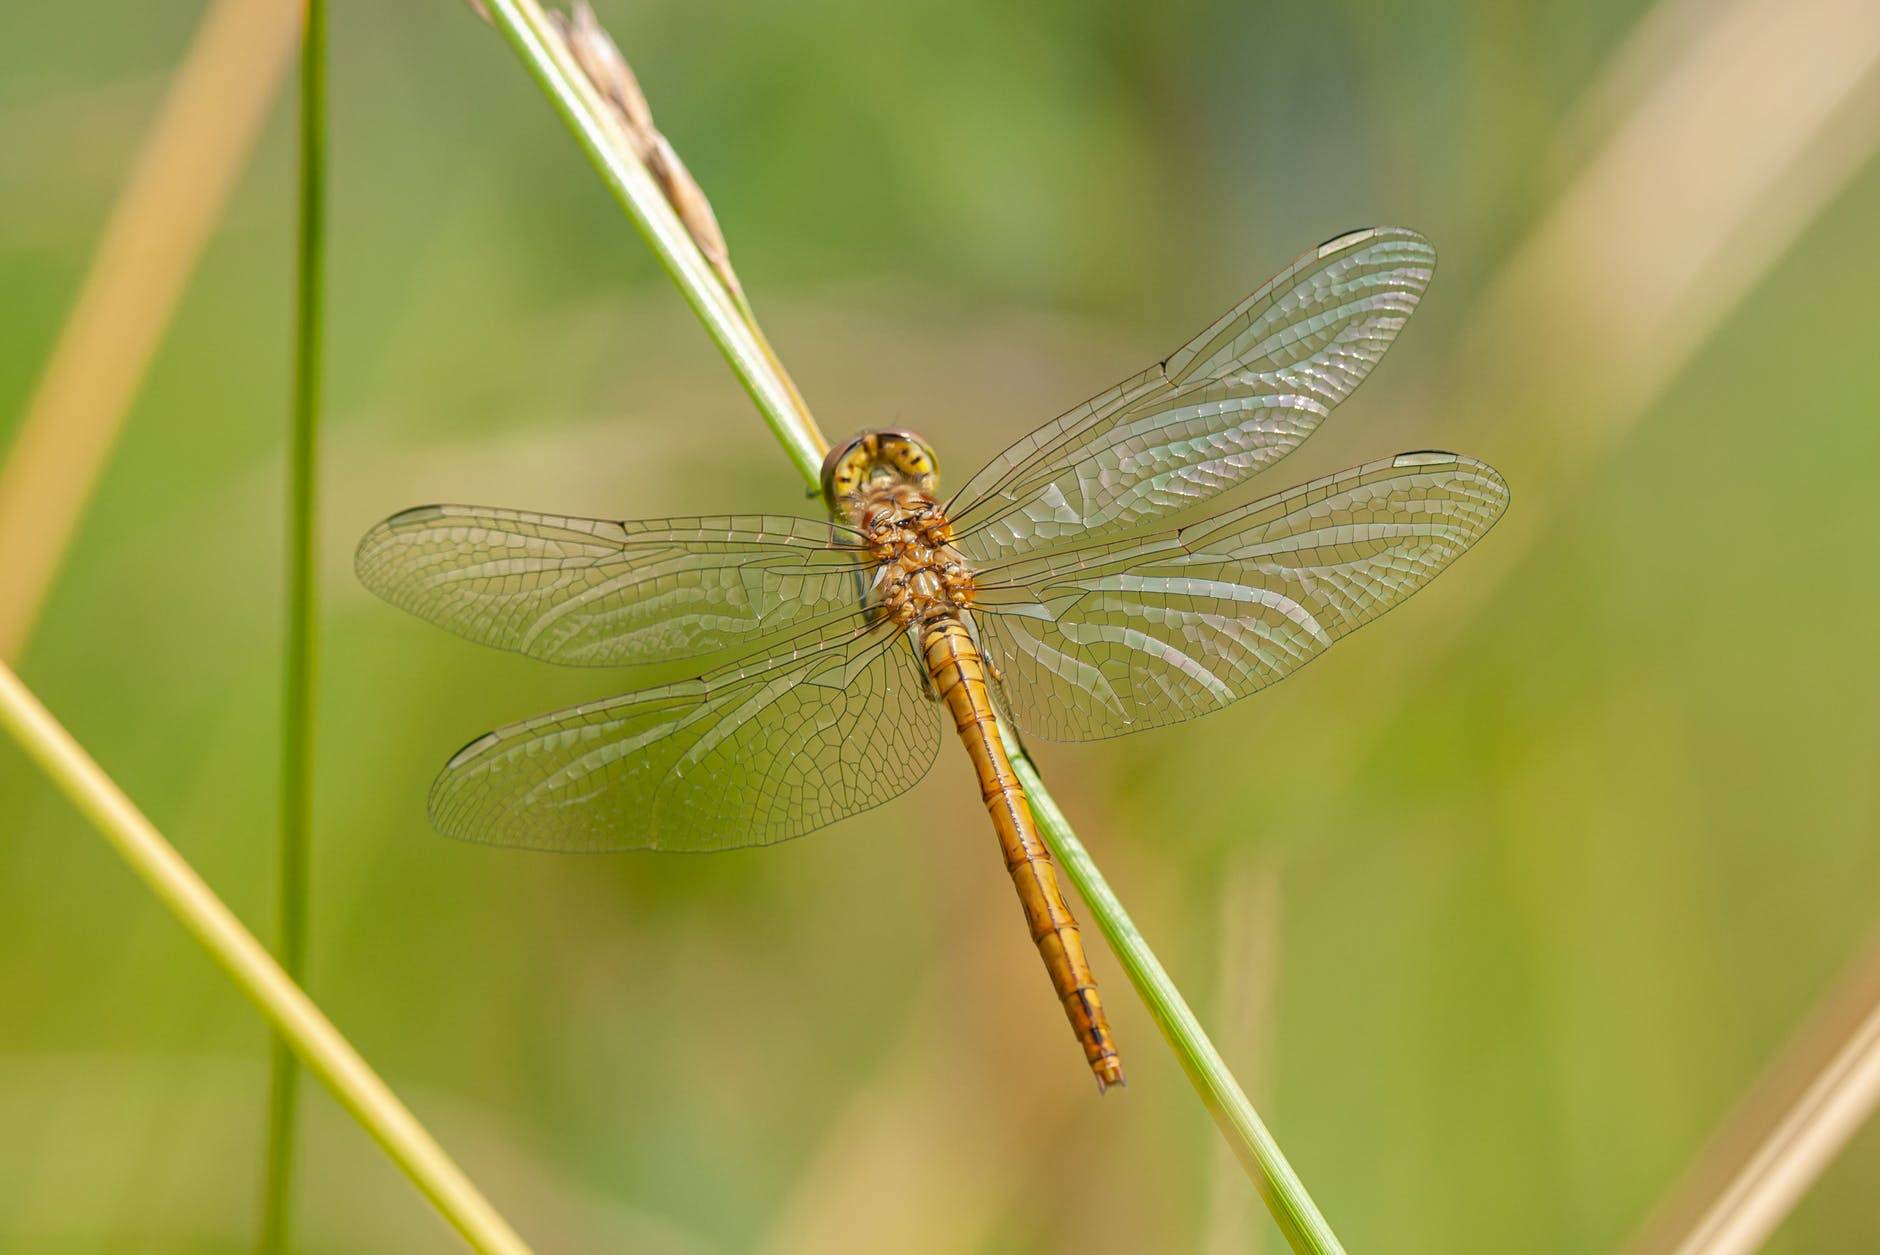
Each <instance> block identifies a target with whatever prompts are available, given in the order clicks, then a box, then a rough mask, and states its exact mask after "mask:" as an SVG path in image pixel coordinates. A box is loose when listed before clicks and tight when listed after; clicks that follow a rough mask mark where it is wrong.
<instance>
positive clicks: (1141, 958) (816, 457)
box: [488, 0, 1343, 1255]
mask: <svg viewBox="0 0 1880 1255" xmlns="http://www.w3.org/2000/svg"><path fill="white" fill-rule="evenodd" d="M488 9H489V13H490V17H491V20H492V21H493V22H494V23H495V25H496V27H497V28H498V29H499V30H500V31H501V32H502V33H503V35H504V36H505V37H506V38H507V39H508V41H509V43H510V45H511V46H512V47H513V48H514V49H515V51H516V53H517V55H518V56H520V57H521V58H522V61H523V63H524V65H525V66H526V67H527V69H528V71H529V73H530V75H531V76H532V77H534V79H535V80H536V82H537V83H539V84H540V85H541V87H542V89H543V91H545V92H546V93H547V94H548V96H549V99H550V101H551V102H552V103H553V104H554V106H555V109H556V111H557V112H558V113H559V114H560V115H561V117H562V119H563V121H565V122H566V123H567V125H568V128H569V130H571V131H572V132H573V133H574V135H575V138H576V139H577V140H578V141H579V142H580V144H581V147H582V148H583V150H584V151H585V152H586V153H587V156H588V160H589V161H590V162H591V163H592V164H593V166H594V169H595V170H596V171H597V172H598V173H599V174H600V176H601V178H602V180H603V181H604V182H605V183H606V184H607V186H608V188H609V189H610V190H611V191H612V192H613V193H614V197H615V199H617V200H618V201H619V202H620V204H621V206H622V207H623V208H624V209H626V211H627V215H628V217H629V218H631V219H632V221H633V223H634V225H635V227H637V228H638V229H639V232H640V234H641V235H642V236H643V237H644V238H645V239H646V241H647V243H648V245H649V246H651V247H652V249H653V252H654V253H655V254H656V255H657V256H658V257H659V260H660V262H661V263H662V264H663V265H664V266H665V268H666V271H667V273H668V274H670V275H671V276H672V279H673V282H674V283H676V284H678V285H679V289H680V291H681V292H682V293H683V294H684V296H685V298H686V302H687V303H688V304H689V305H691V307H692V309H693V311H694V312H695V313H696V314H697V315H698V316H699V319H700V321H702V322H703V323H704V324H705V328H706V330H707V331H708V332H709V333H710V335H711V337H712V340H713V342H715V343H716V344H717V345H718V347H719V350H720V351H721V352H722V353H723V354H724V355H725V359H726V360H727V361H728V362H729V363H730V365H731V369H732V370H733V372H735V373H736V374H737V376H738V379H739V380H740V382H742V383H743V385H744V387H745V390H746V391H747V392H749V393H750V395H751V397H752V399H753V400H754V401H756V402H757V407H758V410H759V412H760V413H761V414H762V415H763V417H764V421H765V422H766V423H767V424H769V426H770V429H771V431H772V432H773V433H774V434H775V435H776V437H777V439H778V441H779V442H780V443H781V444H782V445H783V448H784V452H785V453H786V454H788V455H789V457H790V460H791V462H792V463H793V464H794V465H795V466H796V468H797V470H798V472H799V473H800V474H801V475H802V476H803V479H804V482H805V483H806V484H807V485H808V486H809V487H810V490H811V491H812V492H814V491H816V490H817V489H818V488H819V487H820V480H821V461H822V454H823V452H824V451H826V450H827V449H828V447H829V445H828V441H827V440H826V439H825V438H824V437H823V435H822V433H821V432H820V431H819V430H817V427H816V424H815V420H814V419H812V418H811V417H810V415H809V413H808V411H807V410H806V409H805V408H803V407H802V406H801V405H800V404H798V403H797V400H796V394H795V389H794V387H793V386H792V385H791V384H790V383H789V382H788V377H787V375H785V374H784V373H783V372H782V371H780V370H778V369H775V368H774V366H773V363H774V361H775V358H774V355H773V354H772V353H771V352H769V350H768V345H767V343H766V342H765V341H764V340H763V339H762V338H761V335H760V334H758V333H755V332H754V331H753V330H752V326H753V323H752V322H751V321H750V320H748V319H747V318H746V317H745V312H744V311H746V310H748V306H745V305H742V304H741V302H740V301H739V300H737V299H735V298H733V297H732V296H731V295H730V293H728V292H727V290H726V288H725V286H724V284H723V283H722V282H721V281H720V280H719V279H718V278H717V276H716V275H715V274H714V272H713V271H712V269H711V267H710V265H709V264H708V263H707V262H706V260H705V258H704V256H703V255H702V254H701V253H700V252H699V250H698V247H697V245H696V244H694V242H693V241H692V239H691V237H690V235H688V234H687V232H686V230H685V228H684V226H683V225H682V224H681V222H680V221H679V218H678V215H677V214H676V213H675V212H674V210H673V208H672V206H671V205H670V204H668V203H667V201H666V200H665V198H664V196H663V195H662V194H661V193H660V191H659V187H658V185H657V183H656V182H655V180H654V179H653V177H652V176H651V174H649V173H648V171H647V170H646V169H645V168H644V166H643V165H642V164H641V162H640V160H639V158H638V157H637V156H636V155H635V153H634V150H633V147H632V145H631V144H630V143H628V142H626V140H625V137H624V136H623V135H622V134H621V130H620V124H619V122H618V120H617V118H616V117H615V115H614V113H613V111H612V110H611V109H610V108H609V107H608V106H607V104H606V103H605V102H604V101H603V100H602V98H601V96H600V94H599V92H598V91H596V89H595V88H594V86H593V84H592V83H590V82H589V81H588V80H587V78H586V76H585V74H583V73H582V71H581V70H580V68H579V66H577V65H576V64H575V63H574V61H573V59H572V58H571V57H570V56H569V54H568V53H567V51H566V49H565V48H564V47H563V46H562V44H561V42H560V40H559V39H558V38H556V36H555V33H554V30H553V28H552V26H551V25H550V23H549V20H548V18H547V16H546V15H545V14H544V13H543V12H542V10H541V8H540V6H539V5H538V4H537V3H536V0H488ZM1007 743H1008V745H1011V746H1013V747H1014V748H1017V744H1018V743H1017V741H1016V740H1015V739H1012V738H1010V736H1009V734H1008V738H1007ZM1013 761H1014V765H1015V766H1016V768H1017V769H1018V773H1019V778H1020V780H1021V782H1022V783H1023V784H1024V786H1025V792H1026V795H1027V796H1028V797H1029V798H1030V799H1031V806H1032V810H1033V813H1034V814H1035V815H1036V816H1037V818H1038V822H1039V826H1040V828H1041V829H1042V831H1043V835H1044V838H1045V840H1046V842H1047V843H1048V844H1049V845H1050V847H1051V852H1052V854H1053V855H1054V856H1055V857H1056V858H1057V859H1058V861H1059V862H1060V863H1062V864H1063V865H1064V868H1065V871H1066V873H1067V874H1068V875H1069V876H1070V878H1071V881H1072V883H1073V884H1075V885H1076V886H1077V890H1078V892H1079V893H1081V894H1082V895H1083V897H1084V900H1085V902H1087V903H1088V904H1089V907H1090V910H1091V914H1092V916H1093V917H1094V918H1095V920H1096V923H1097V927H1098V928H1099V929H1100V930H1101V931H1102V933H1103V935H1104V937H1105V938H1106V939H1107V940H1108V941H1109V943H1110V945H1111V947H1112V948H1113V949H1114V950H1115V951H1116V954H1117V958H1118V959H1119V960H1121V962H1122V964H1123V967H1124V970H1125V971H1127V972H1128V973H1129V978H1130V981H1131V983H1132V984H1134V985H1135V987H1136V990H1137V992H1138V993H1139V994H1141V996H1142V998H1143V1001H1144V1002H1145V1003H1146V1004H1147V1005H1148V1007H1149V1011H1150V1014H1151V1015H1153V1016H1154V1017H1155V1020H1156V1023H1157V1024H1158V1025H1159V1026H1160V1027H1161V1029H1162V1033H1163V1036H1164V1037H1165V1038H1166V1039H1167V1040H1168V1043H1169V1045H1170V1047H1171V1048H1173V1050H1174V1051H1175V1054H1176V1057H1177V1058H1178V1059H1180V1061H1181V1064H1182V1068H1183V1070H1184V1071H1185V1072H1186V1073H1187V1074H1188V1078H1189V1080H1190V1081H1191V1082H1192V1083H1193V1085H1194V1087H1195V1090H1196V1092H1198V1093H1199V1094H1200V1095H1201V1098H1202V1101H1203V1103H1204V1104H1206V1106H1207V1108H1208V1111H1209V1113H1210V1114H1211V1115H1213V1117H1214V1120H1215V1123H1216V1124H1217V1125H1218V1126H1219V1128H1220V1130H1221V1134H1222V1136H1223V1137H1225V1138H1226V1139H1227V1141H1228V1144H1229V1145H1230V1146H1232V1147H1233V1149H1234V1152H1235V1155H1236V1156H1237V1157H1238V1158H1239V1160H1240V1162H1241V1164H1242V1165H1243V1167H1245V1169H1246V1171H1247V1175H1248V1177H1249V1179H1251V1180H1252V1182H1253V1183H1254V1185H1255V1187H1256V1188H1257V1189H1258V1190H1259V1191H1260V1195H1261V1197H1262V1198H1263V1199H1264V1200H1265V1201H1266V1204H1267V1207H1268V1208H1269V1210H1271V1212H1272V1213H1273V1218H1274V1220H1275V1222H1276V1223H1277V1224H1278V1225H1279V1227H1280V1230H1281V1232H1282V1233H1284V1234H1285V1236H1286V1240H1287V1241H1288V1242H1289V1243H1290V1244H1291V1245H1292V1248H1293V1249H1294V1250H1295V1251H1301V1252H1315V1253H1318V1255H1324V1253H1327V1252H1341V1251H1342V1250H1343V1248H1342V1247H1341V1246H1340V1245H1339V1243H1338V1239H1337V1238H1336V1237H1334V1236H1333V1234H1332V1231H1331V1228H1330V1226H1329V1225H1327V1224H1326V1222H1325V1218H1324V1217H1323V1216H1322V1215H1321V1214H1320V1213H1319V1210H1318V1207H1317V1206H1316V1205H1315V1204H1314V1203H1313V1202H1312V1199H1311V1197H1310V1195H1308V1194H1307V1193H1306V1190H1305V1186H1304V1185H1303V1184H1302V1183H1301V1182H1300V1180H1299V1177H1298V1174H1297V1173H1295V1172H1294V1171H1293V1170H1292V1167H1291V1165H1290V1164H1288V1163H1287V1162H1286V1158H1285V1156H1284V1155H1283V1154H1281V1153H1280V1149H1279V1146H1278V1144H1277V1143H1276V1142H1275V1141H1274V1140H1273V1137H1272V1135H1271V1134H1270V1133H1269V1132H1268V1131H1267V1129H1266V1126H1265V1125H1264V1124H1263V1123H1261V1121H1260V1118H1259V1116H1258V1115H1257V1114H1256V1113H1255V1111H1254V1109H1253V1104H1252V1103H1250V1102H1249V1101H1248V1100H1247V1096H1246V1094H1245V1092H1244V1091H1243V1090H1242V1089H1241V1087H1240V1085H1239V1083H1238V1082H1236V1081H1235V1080H1234V1077H1233V1074H1232V1073H1231V1072H1230V1071H1229V1070H1228V1068H1227V1065H1226V1063H1225V1062H1224V1061H1223V1060H1222V1059H1221V1057H1220V1054H1219V1052H1218V1051H1216V1050H1215V1048H1214V1045H1213V1043H1212V1042H1210V1041H1209V1040H1208V1036H1207V1034H1206V1033H1205V1032H1203V1031H1202V1028H1201V1025H1200V1023H1199V1022H1198V1021H1197V1020H1196V1019H1195V1016H1194V1013H1193V1012H1192V1011H1191V1010H1189V1008H1188V1003H1187V1001H1186V1000H1185V999H1183V997H1182V996H1181V991H1180V990H1179V989H1178V988H1177V987H1176V985H1175V982H1174V981H1173V980H1171V979H1170V977H1169V975H1168V972H1167V971H1166V970H1165V969H1164V968H1163V967H1162V965H1161V963H1160V962H1159V961H1158V960H1157V959H1156V957H1155V954H1154V952H1153V951H1151V950H1150V949H1149V945H1148V943H1147V942H1146V941H1144V940H1143V937H1142V934H1141V933H1140V932H1138V931H1137V929H1136V926H1135V924H1134V923H1133V922H1131V920H1130V918H1129V915H1128V913H1127V912H1126V911H1124V909H1123V905H1122V903H1121V902H1120V901H1119V900H1118V899H1117V897H1116V894H1115V893H1114V892H1113V891H1112V890H1111V889H1110V886H1109V884H1108V882H1107V881H1105V880H1104V878H1103V874H1102V872H1101V871H1099V870H1098V868H1097V865H1096V862H1095V861H1094V860H1093V859H1092V858H1091V857H1090V854H1089V852H1088V851H1087V850H1085V849H1084V847H1083V844H1082V843H1081V842H1080V841H1078V839H1077V834H1076V833H1075V832H1074V831H1073V830H1072V829H1071V826H1070V823H1069V821H1068V820H1066V819H1065V817H1064V813H1063V811H1062V810H1060V809H1059V808H1058V805H1057V803H1056V802H1055V801H1054V800H1053V799H1052V797H1051V793H1050V791H1049V790H1048V789H1047V788H1046V787H1045V784H1044V781H1043V780H1042V779H1041V778H1040V777H1039V775H1038V770H1037V767H1036V766H1035V765H1033V763H1032V762H1031V760H1030V758H1029V757H1027V756H1026V755H1025V754H1024V753H1023V752H1022V750H1020V751H1019V752H1017V753H1015V754H1014V756H1013Z"/></svg>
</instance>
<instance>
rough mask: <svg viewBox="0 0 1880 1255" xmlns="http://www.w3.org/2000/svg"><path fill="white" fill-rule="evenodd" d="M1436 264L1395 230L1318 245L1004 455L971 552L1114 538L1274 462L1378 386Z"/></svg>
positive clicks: (969, 534)
mask: <svg viewBox="0 0 1880 1255" xmlns="http://www.w3.org/2000/svg"><path fill="white" fill-rule="evenodd" d="M1435 265H1436V252H1435V250H1434V249H1433V248H1431V247H1430V244H1429V242H1428V241H1427V240H1425V239H1424V238H1423V237H1422V236H1420V235H1418V234H1416V233H1415V232H1414V231H1407V230H1404V229H1402V228H1398V227H1378V228H1374V229H1372V230H1368V231H1354V232H1352V233H1350V234H1349V235H1343V236H1340V237H1338V238H1337V239H1335V240H1331V241H1328V242H1327V243H1325V244H1322V245H1320V246H1319V247H1318V248H1317V249H1315V250H1313V251H1312V252H1310V253H1307V254H1306V255H1305V256H1303V257H1301V258H1299V259H1298V260H1297V261H1296V262H1294V263H1293V265H1292V266H1290V267H1288V268H1287V269H1286V270H1285V271H1283V272H1282V273H1280V274H1279V275H1277V276H1276V277H1275V278H1273V279H1272V280H1271V281H1270V282H1268V283H1267V284H1266V285H1265V286H1264V287H1262V288H1261V289H1260V290H1259V291H1258V292H1255V293H1254V294H1253V295H1252V296H1250V297H1248V298H1247V299H1246V300H1245V301H1243V302H1241V303H1240V304H1239V305H1237V306H1235V307H1234V308H1233V309H1231V310H1229V311H1228V312H1227V313H1226V314H1224V315H1222V316H1221V318H1220V319H1219V320H1217V321H1216V322H1215V323H1214V325H1213V326H1211V327H1209V328H1208V329H1207V330H1206V331H1204V332H1202V333H1201V334H1200V335H1199V336H1197V337H1195V339H1194V340H1192V341H1190V342H1189V343H1188V344H1187V345H1186V346H1185V347H1184V348H1183V349H1182V350H1181V351H1180V352H1179V353H1176V354H1175V355H1174V356H1173V357H1171V358H1169V359H1168V360H1167V361H1166V362H1164V363H1162V364H1160V365H1158V366H1155V367H1152V368H1150V369H1149V370H1148V371H1145V372H1144V373H1143V374H1141V375H1138V376H1136V377H1135V378H1134V379H1131V380H1127V381H1125V382H1124V383H1121V384H1118V385H1117V386H1116V387H1114V388H1112V389H1110V390H1109V391H1108V392H1106V393H1104V394H1103V395H1101V396H1099V397H1096V398H1095V399H1093V400H1091V401H1089V402H1086V403H1085V404H1084V405H1081V406H1079V407H1078V408H1076V409H1074V410H1072V411H1071V412H1070V413H1068V414H1065V415H1064V416H1063V417H1061V418H1059V419H1057V420H1056V421H1055V422H1052V423H1049V424H1047V425H1045V426H1044V427H1041V428H1040V429H1038V430H1037V431H1035V432H1033V433H1032V434H1031V435H1029V436H1027V437H1026V438H1025V439H1023V440H1021V441H1019V442H1018V443H1017V444H1015V445H1013V446H1012V447H1011V448H1010V449H1008V450H1006V451H1005V452H1004V453H1003V454H1001V455H1000V456H999V457H997V458H995V459H993V461H992V462H991V463H990V464H988V465H987V466H986V468H985V469H984V470H982V471H980V473H979V474H977V475H975V476H974V477H973V478H972V479H971V480H970V481H968V482H967V484H966V485H965V486H964V487H963V488H962V489H961V490H960V491H959V493H958V494H957V495H956V496H955V498H954V500H953V502H952V504H951V505H950V506H949V508H948V517H949V518H951V519H952V520H953V523H954V527H955V529H956V531H957V532H958V534H959V536H960V538H961V539H960V542H959V544H960V548H961V550H962V551H963V552H964V553H965V554H966V555H967V557H968V558H969V559H971V560H973V561H974V562H975V563H977V564H979V565H982V566H983V565H986V564H988V563H991V562H994V561H997V560H999V559H1001V558H1007V557H1014V556H1017V555H1020V554H1024V553H1031V552H1042V551H1046V550H1049V549H1051V548H1053V547H1055V546H1057V545H1059V544H1068V543H1079V542H1081V541H1084V540H1090V539H1102V538H1114V537H1117V536H1119V535H1123V534H1126V533H1127V532H1128V531H1129V530H1131V529H1133V528H1137V527H1140V526H1142V525H1143V524H1145V523H1148V522H1150V521H1152V520H1155V519H1158V518H1162V517H1164V516H1167V515H1169V514H1172V513H1175V512H1176V511H1179V510H1183V509H1186V508H1188V507H1190V506H1193V505H1197V504H1199V503H1200V502H1202V501H1204V500H1206V499H1207V498H1209V497H1211V496H1213V495H1214V494H1216V493H1218V492H1221V491H1222V490H1224V489H1226V488H1229V487H1231V486H1233V485H1234V484H1237V483H1240V482H1241V481H1242V480H1244V479H1246V478H1247V477H1248V476H1250V475H1252V474H1254V473H1255V472H1256V471H1259V470H1261V469H1262V468H1264V467H1266V466H1270V465H1272V464H1273V463H1274V462H1277V461H1278V460H1279V459H1280V458H1282V457H1284V456H1285V455H1286V454H1287V453H1289V452H1291V451H1292V450H1293V449H1294V448H1296V447H1298V445H1299V444H1300V442H1301V441H1303V440H1305V438H1306V437H1307V436H1309V435H1311V434H1312V432H1313V431H1315V430H1316V429H1317V428H1318V425H1319V423H1320V422H1321V421H1322V420H1323V419H1324V418H1325V416H1326V415H1327V414H1328V413H1330V412H1331V410H1332V407H1334V406H1336V405H1337V404H1338V403H1339V402H1340V401H1342V400H1344V399H1345V397H1347V396H1349V395H1350V394H1351V391H1352V389H1354V388H1356V387H1357V386H1358V384H1359V383H1361V382H1362V381H1363V380H1364V378H1365V376H1366V375H1368V374H1370V372H1371V368H1372V367H1373V366H1375V365H1377V363H1378V360H1379V359H1380V358H1382V357H1383V356H1384V352H1385V350H1386V349H1388V348H1389V347H1390V345H1391V342H1392V341H1393V340H1394V339H1395V338H1396V336H1397V333H1398V332H1399V331H1400V330H1402V328H1403V325H1404V323H1405V321H1406V320H1408V318H1409V317H1410V314H1411V312H1412V311H1413V310H1414V309H1415V308H1416V305H1417V302H1418V301H1419V300H1420V299H1421V298H1422V295H1423V290H1424V288H1426V287H1427V286H1428V285H1429V281H1430V276H1431V273H1432V272H1433V270H1434V268H1435Z"/></svg>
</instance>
